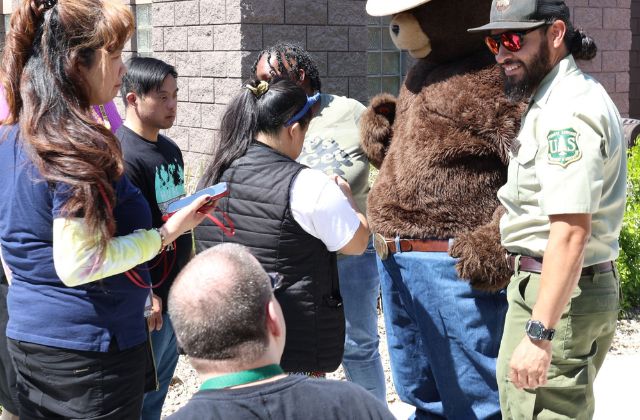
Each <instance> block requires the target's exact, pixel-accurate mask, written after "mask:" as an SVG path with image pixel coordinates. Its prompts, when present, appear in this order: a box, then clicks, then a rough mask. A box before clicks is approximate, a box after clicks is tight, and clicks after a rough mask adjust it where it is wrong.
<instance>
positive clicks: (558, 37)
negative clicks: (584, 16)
mask: <svg viewBox="0 0 640 420" xmlns="http://www.w3.org/2000/svg"><path fill="white" fill-rule="evenodd" d="M566 33H567V25H566V24H565V23H564V22H563V21H561V20H560V19H558V20H556V21H555V22H553V23H552V24H551V26H550V27H549V34H550V36H551V41H552V42H553V48H560V47H562V45H563V44H564V37H565V35H566Z"/></svg>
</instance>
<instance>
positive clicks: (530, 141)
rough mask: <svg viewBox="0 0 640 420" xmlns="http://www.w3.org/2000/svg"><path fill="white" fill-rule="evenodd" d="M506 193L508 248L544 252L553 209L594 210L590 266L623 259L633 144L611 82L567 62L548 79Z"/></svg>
mask: <svg viewBox="0 0 640 420" xmlns="http://www.w3.org/2000/svg"><path fill="white" fill-rule="evenodd" d="M510 157H511V160H510V163H509V172H508V179H507V183H506V184H505V185H504V186H503V187H502V188H500V190H499V191H498V198H499V199H500V201H501V202H502V204H503V205H504V206H505V208H506V209H507V213H506V214H505V215H504V216H503V218H502V220H501V221H500V231H501V236H502V244H503V246H504V247H505V248H506V249H507V250H508V251H509V252H512V253H516V254H523V255H529V256H534V257H542V256H543V255H544V251H545V249H546V247H547V241H548V239H549V230H550V221H549V216H550V215H557V214H572V213H580V214H587V213H588V214H591V218H592V221H591V237H590V238H589V242H588V243H587V247H586V250H585V259H584V266H585V267H587V266H590V265H594V264H597V263H601V262H605V261H609V260H615V259H616V257H617V256H618V236H619V233H620V228H621V224H622V215H623V213H624V206H625V193H626V143H625V142H624V135H623V131H622V123H621V120H620V115H619V113H618V111H617V109H616V107H615V105H614V104H613V102H612V101H611V98H609V95H607V93H606V91H605V90H604V88H603V87H602V86H601V85H600V84H599V83H598V82H596V81H595V80H594V79H593V78H591V77H590V76H587V75H585V74H583V73H582V72H581V71H580V69H578V67H577V66H576V63H575V61H574V59H573V56H571V55H569V56H567V57H566V58H564V59H563V60H561V61H560V62H559V63H558V64H557V65H556V66H555V67H554V69H553V70H552V71H551V72H550V73H549V74H548V75H547V76H546V77H545V78H544V80H543V81H542V82H541V84H540V87H539V88H538V90H537V92H536V93H535V95H534V96H533V98H532V102H531V103H530V105H529V110H528V111H527V113H526V114H525V116H524V118H523V120H522V127H521V130H520V133H519V134H518V138H517V140H515V141H514V145H513V146H512V150H511V152H510Z"/></svg>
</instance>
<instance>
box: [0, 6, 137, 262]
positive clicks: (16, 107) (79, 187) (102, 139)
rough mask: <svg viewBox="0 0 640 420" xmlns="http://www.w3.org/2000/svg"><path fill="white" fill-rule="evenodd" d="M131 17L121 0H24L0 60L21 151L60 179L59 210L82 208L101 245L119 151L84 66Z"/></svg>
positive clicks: (112, 46)
mask: <svg viewBox="0 0 640 420" xmlns="http://www.w3.org/2000/svg"><path fill="white" fill-rule="evenodd" d="M133 29H134V20H133V16H132V14H131V12H130V11H129V9H128V8H127V7H126V6H125V5H124V4H123V3H122V1H121V0H22V3H21V4H20V6H19V7H18V8H17V9H16V10H15V11H14V12H13V14H12V15H11V20H10V29H9V31H8V34H7V36H6V43H5V47H4V51H3V56H2V65H1V67H0V78H1V79H2V84H3V87H4V93H5V95H6V99H7V105H8V108H9V115H8V117H7V118H6V119H5V121H4V122H3V123H4V124H19V125H20V137H21V141H22V142H23V145H24V149H25V151H26V152H27V153H28V154H29V157H30V159H31V160H32V162H33V163H34V165H35V166H36V167H37V168H38V170H39V172H40V174H41V175H42V177H43V178H44V180H45V181H47V182H49V183H50V184H55V183H63V184H66V185H67V186H68V187H69V188H68V200H67V201H66V203H65V205H64V207H63V209H62V211H63V213H64V214H66V215H69V216H82V217H84V220H85V222H86V224H87V226H88V228H89V230H90V231H91V232H92V233H94V234H96V235H97V236H98V237H99V238H100V239H99V240H98V243H97V245H98V249H100V250H102V249H104V247H105V246H106V243H107V241H108V240H109V238H111V237H112V236H113V234H114V233H115V222H114V221H113V218H112V215H111V213H110V211H109V208H113V207H114V205H115V201H116V198H115V191H114V188H113V185H114V182H115V181H116V180H117V179H119V178H120V176H122V173H123V171H124V165H123V160H122V151H121V149H120V145H119V142H118V140H117V139H116V138H115V136H114V135H113V134H112V133H111V131H110V130H109V129H107V128H106V127H104V126H103V125H102V124H100V123H98V122H96V120H95V119H94V117H93V113H92V108H91V104H90V94H91V92H90V88H89V83H88V82H87V80H85V77H84V75H83V72H82V71H81V68H85V69H88V68H92V67H93V66H94V65H98V64H97V63H98V61H99V59H100V58H102V59H103V63H104V62H105V61H104V60H107V59H108V57H109V54H110V53H113V52H115V51H118V50H120V49H122V47H123V45H124V43H125V42H126V41H127V39H129V38H130V37H131V34H132V33H133Z"/></svg>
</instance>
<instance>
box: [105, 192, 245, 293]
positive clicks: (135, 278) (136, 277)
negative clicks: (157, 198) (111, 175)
mask: <svg viewBox="0 0 640 420" xmlns="http://www.w3.org/2000/svg"><path fill="white" fill-rule="evenodd" d="M98 190H99V191H100V194H101V195H102V199H103V200H104V202H105V205H106V206H107V211H108V212H109V215H110V216H111V217H113V211H112V209H111V204H110V203H109V200H107V194H106V193H105V192H104V188H102V185H98ZM213 211H214V212H216V211H220V213H221V214H222V220H224V221H225V222H226V223H227V226H225V224H224V223H223V222H221V221H220V220H219V219H218V218H216V217H215V216H213V215H211V214H209V213H206V214H205V215H206V216H207V218H209V220H211V221H212V222H213V223H215V224H216V225H217V226H218V227H219V228H220V229H221V230H222V232H223V233H224V234H225V235H227V236H233V235H235V233H236V230H235V227H234V225H233V221H232V220H231V218H230V217H229V215H228V214H227V213H225V212H224V211H222V210H221V209H220V208H219V207H214V209H213ZM169 217H171V215H170V214H169V215H165V216H163V217H162V219H163V220H164V221H167V220H168V219H169ZM171 244H172V245H173V258H172V259H171V262H170V263H169V261H168V260H169V258H168V257H167V250H166V249H164V250H163V251H162V253H160V254H159V255H160V257H159V258H158V261H156V263H155V264H154V265H152V266H151V267H147V268H146V270H145V271H149V270H151V269H153V268H155V267H157V266H158V264H160V263H161V262H162V264H163V268H162V277H161V278H160V281H159V282H158V283H156V284H153V283H152V284H147V283H146V282H145V281H144V280H143V279H142V277H141V276H140V274H138V272H137V271H136V268H137V267H134V268H132V269H131V270H128V271H125V272H124V274H125V275H126V276H127V277H128V278H129V280H131V282H132V283H133V284H135V285H136V286H138V287H141V288H143V289H155V288H156V287H160V286H161V285H162V284H163V283H164V282H165V281H166V280H167V278H168V277H169V273H171V269H172V268H173V266H174V264H175V262H176V258H177V255H178V248H177V244H176V242H175V241H173V242H172V243H171Z"/></svg>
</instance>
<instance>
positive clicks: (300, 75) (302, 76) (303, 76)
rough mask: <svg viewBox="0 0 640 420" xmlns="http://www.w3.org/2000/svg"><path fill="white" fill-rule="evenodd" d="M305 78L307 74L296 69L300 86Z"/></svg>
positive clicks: (302, 70)
mask: <svg viewBox="0 0 640 420" xmlns="http://www.w3.org/2000/svg"><path fill="white" fill-rule="evenodd" d="M306 78H307V73H306V72H305V71H304V69H298V80H300V84H304V81H305V80H306Z"/></svg>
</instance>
